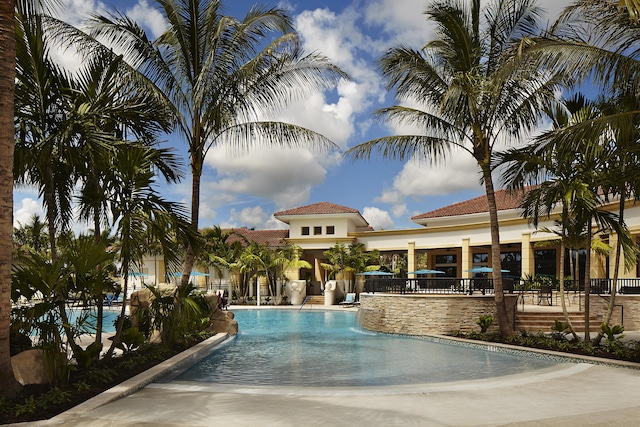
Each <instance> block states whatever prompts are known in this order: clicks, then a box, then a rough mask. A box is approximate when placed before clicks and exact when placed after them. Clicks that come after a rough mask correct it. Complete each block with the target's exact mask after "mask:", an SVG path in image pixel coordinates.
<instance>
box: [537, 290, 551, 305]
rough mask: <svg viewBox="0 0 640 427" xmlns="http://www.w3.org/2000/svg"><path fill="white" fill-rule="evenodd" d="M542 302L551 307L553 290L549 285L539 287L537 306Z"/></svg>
mask: <svg viewBox="0 0 640 427" xmlns="http://www.w3.org/2000/svg"><path fill="white" fill-rule="evenodd" d="M544 300H546V301H547V305H553V288H552V287H551V286H549V285H542V286H540V290H539V291H538V305H540V304H542V301H544Z"/></svg>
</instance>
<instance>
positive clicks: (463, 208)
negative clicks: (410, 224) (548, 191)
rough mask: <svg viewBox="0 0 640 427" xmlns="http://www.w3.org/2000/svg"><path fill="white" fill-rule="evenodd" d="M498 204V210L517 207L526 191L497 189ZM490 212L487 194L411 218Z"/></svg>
mask: <svg viewBox="0 0 640 427" xmlns="http://www.w3.org/2000/svg"><path fill="white" fill-rule="evenodd" d="M495 194H496V205H497V207H498V211H503V210H509V209H517V208H518V207H519V206H520V203H521V202H522V198H523V196H524V193H523V192H521V191H517V192H511V191H507V190H498V191H496V193H495ZM483 212H489V204H488V202H487V196H486V195H483V196H480V197H476V198H475V199H470V200H465V201H464V202H460V203H456V204H453V205H449V206H445V207H443V208H440V209H436V210H433V211H430V212H427V213H423V214H420V215H416V216H412V217H411V220H412V221H416V220H421V219H428V218H443V217H448V216H459V215H470V214H476V213H483Z"/></svg>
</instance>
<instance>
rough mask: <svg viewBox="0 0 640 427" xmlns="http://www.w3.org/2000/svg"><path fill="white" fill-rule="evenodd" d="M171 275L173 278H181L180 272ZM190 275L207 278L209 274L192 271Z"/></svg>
mask: <svg viewBox="0 0 640 427" xmlns="http://www.w3.org/2000/svg"><path fill="white" fill-rule="evenodd" d="M171 275H172V276H173V277H181V276H182V273H181V272H176V273H171ZM191 275H192V276H209V274H207V273H201V272H199V271H192V272H191Z"/></svg>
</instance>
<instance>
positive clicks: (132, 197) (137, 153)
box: [106, 145, 196, 357]
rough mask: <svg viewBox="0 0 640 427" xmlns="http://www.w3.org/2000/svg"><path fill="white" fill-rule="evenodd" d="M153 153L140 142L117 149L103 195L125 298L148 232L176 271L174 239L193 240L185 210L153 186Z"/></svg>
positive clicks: (118, 330) (120, 324)
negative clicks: (164, 196)
mask: <svg viewBox="0 0 640 427" xmlns="http://www.w3.org/2000/svg"><path fill="white" fill-rule="evenodd" d="M156 155H157V152H156V150H154V149H151V148H149V147H144V146H139V145H132V146H130V147H129V148H128V149H127V150H118V151H117V152H116V158H115V159H114V163H115V164H117V165H118V168H117V169H114V170H113V171H112V173H113V176H112V178H111V179H110V180H108V182H107V184H108V185H107V187H106V192H107V194H106V198H107V199H108V200H109V201H110V208H111V217H112V218H113V221H114V223H115V224H116V228H115V236H116V239H117V242H116V244H115V245H114V246H115V248H116V250H117V251H118V252H117V253H118V255H117V260H118V262H119V264H120V274H121V276H122V278H123V287H122V292H123V295H124V301H125V302H126V297H127V291H128V282H129V274H130V271H133V270H134V269H135V268H137V267H139V266H140V263H141V262H142V258H143V256H144V254H145V253H146V251H147V246H146V244H145V242H147V241H148V239H149V238H150V236H152V237H153V239H154V240H156V241H157V242H159V243H160V245H161V247H162V251H163V255H164V261H165V265H166V266H167V269H168V270H169V271H177V269H178V265H179V262H180V246H179V244H178V243H177V242H185V241H189V242H191V244H195V243H196V241H195V236H194V235H193V233H191V231H190V227H189V225H188V222H187V220H186V215H185V213H184V210H183V209H182V208H181V207H180V206H179V205H176V204H174V203H171V202H168V201H166V200H164V199H163V198H162V197H161V196H160V195H159V194H158V192H157V191H156V190H155V187H154V184H155V174H154V172H153V165H154V158H155V156H156ZM125 308H126V304H122V312H121V314H120V321H119V322H118V325H117V327H116V335H115V337H114V340H113V344H112V345H111V347H110V348H109V351H108V352H107V355H106V357H111V355H112V354H113V350H114V349H115V345H116V344H117V343H118V340H119V338H120V334H121V333H122V331H123V322H124V314H125Z"/></svg>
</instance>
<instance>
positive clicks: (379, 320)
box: [360, 293, 517, 335]
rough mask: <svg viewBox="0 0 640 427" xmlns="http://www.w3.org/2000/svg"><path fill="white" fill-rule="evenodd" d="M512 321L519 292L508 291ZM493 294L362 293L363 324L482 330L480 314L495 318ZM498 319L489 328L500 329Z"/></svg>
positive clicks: (394, 329) (413, 330)
mask: <svg viewBox="0 0 640 427" xmlns="http://www.w3.org/2000/svg"><path fill="white" fill-rule="evenodd" d="M505 300H506V302H507V312H508V314H509V321H510V322H513V313H514V308H515V304H516V300H517V299H516V296H514V295H505ZM495 313H496V310H495V302H494V299H493V296H483V295H477V296H476V295H472V296H463V295H389V294H365V293H363V294H360V326H361V327H362V328H364V329H368V330H371V331H378V332H388V333H395V334H406V335H426V334H446V333H450V332H452V331H456V330H459V331H465V332H469V331H480V327H479V326H478V325H477V324H476V322H477V321H478V319H479V318H480V316H486V315H492V316H494V319H495V318H496V314H495ZM497 330H498V327H497V321H494V324H493V326H491V328H490V329H489V331H497Z"/></svg>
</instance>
